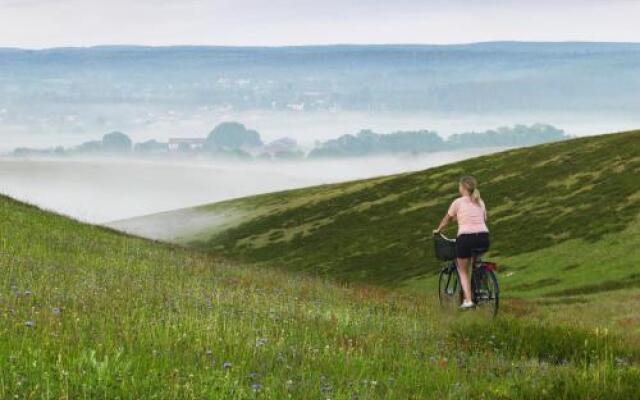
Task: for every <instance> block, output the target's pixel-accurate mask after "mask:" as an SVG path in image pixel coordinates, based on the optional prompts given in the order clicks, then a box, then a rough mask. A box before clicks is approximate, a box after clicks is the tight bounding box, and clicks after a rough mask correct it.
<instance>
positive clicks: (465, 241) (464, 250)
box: [456, 232, 489, 258]
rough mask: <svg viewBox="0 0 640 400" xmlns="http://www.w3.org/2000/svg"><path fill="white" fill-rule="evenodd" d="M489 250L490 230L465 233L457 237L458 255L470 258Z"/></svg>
mask: <svg viewBox="0 0 640 400" xmlns="http://www.w3.org/2000/svg"><path fill="white" fill-rule="evenodd" d="M487 250H489V232H480V233H463V234H462V235H460V236H458V238H457V239H456V257H458V258H470V257H472V256H473V255H478V254H480V253H484V252H486V251H487Z"/></svg>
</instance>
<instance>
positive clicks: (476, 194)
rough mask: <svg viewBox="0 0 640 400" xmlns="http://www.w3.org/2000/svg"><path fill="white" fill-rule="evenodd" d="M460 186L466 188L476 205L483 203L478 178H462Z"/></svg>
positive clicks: (468, 176) (469, 176)
mask: <svg viewBox="0 0 640 400" xmlns="http://www.w3.org/2000/svg"><path fill="white" fill-rule="evenodd" d="M460 184H461V185H462V186H464V187H465V189H467V192H469V197H471V200H472V201H473V202H474V203H476V204H477V205H480V204H481V203H482V197H480V191H479V190H478V181H476V178H474V177H473V176H471V175H465V176H463V177H462V178H460Z"/></svg>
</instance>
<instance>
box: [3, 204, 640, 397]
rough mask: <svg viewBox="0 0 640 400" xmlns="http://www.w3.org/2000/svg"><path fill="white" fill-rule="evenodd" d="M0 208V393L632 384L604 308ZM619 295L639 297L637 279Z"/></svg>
mask: <svg viewBox="0 0 640 400" xmlns="http://www.w3.org/2000/svg"><path fill="white" fill-rule="evenodd" d="M0 210H1V213H0V228H1V234H2V235H1V238H2V242H1V246H2V247H1V251H2V254H1V256H0V288H1V291H0V362H1V364H2V369H1V370H0V397H2V398H21V399H22V398H24V399H40V398H46V399H65V398H68V399H79V398H87V399H95V398H109V399H114V398H166V399H175V398H189V399H201V398H231V399H243V398H246V399H254V398H272V399H282V398H296V399H327V398H331V399H353V398H363V399H364V398H366V399H371V398H380V399H393V398H397V399H422V398H439V399H441V398H451V399H463V398H464V399H467V398H479V399H480V398H498V399H499V398H503V399H511V398H530V399H540V398H549V399H559V398H567V399H569V398H590V399H595V398H607V399H613V398H619V399H628V398H632V397H633V396H634V395H635V394H637V390H638V389H640V383H639V382H640V368H639V367H638V360H639V357H640V350H639V348H638V346H637V343H638V341H637V339H638V336H637V335H636V334H632V333H629V332H627V333H624V331H620V332H619V333H618V332H616V331H614V330H607V329H605V328H606V327H605V326H603V325H599V324H597V322H598V321H595V322H596V323H594V324H592V325H590V326H588V327H583V328H575V327H570V326H569V325H568V324H565V325H562V323H560V324H559V323H558V321H556V320H551V319H550V320H549V321H542V320H541V321H538V322H534V320H533V319H531V318H523V317H520V316H518V314H517V313H511V314H512V315H511V316H507V315H504V316H503V317H502V318H500V319H498V320H496V321H494V322H489V321H483V320H480V319H478V318H477V317H476V316H475V315H474V314H473V313H466V314H461V315H458V314H456V315H441V314H440V313H439V312H438V308H437V306H436V304H435V303H434V300H433V296H432V295H431V294H428V295H414V294H411V295H410V294H407V293H403V292H399V291H391V290H387V289H383V288H379V287H371V286H362V285H357V286H347V285H338V284H336V283H331V282H329V281H325V280H321V279H319V278H312V277H309V276H305V275H300V274H290V273H286V272H282V271H279V270H274V269H258V268H251V267H246V266H240V265H237V264H235V265H234V264H232V265H228V264H226V263H224V262H221V261H217V260H216V259H214V258H212V257H211V256H210V255H209V254H207V253H201V252H198V251H196V250H188V249H183V248H178V247H174V246H170V245H166V244H161V243H156V242H150V241H146V240H143V239H138V238H134V237H130V236H125V235H122V234H118V233H115V232H111V231H108V230H105V229H103V228H98V227H95V226H89V225H83V224H79V223H76V222H74V221H71V220H68V219H66V218H63V217H59V216H56V215H52V214H50V213H46V212H42V211H40V210H38V209H36V208H34V207H31V206H27V205H24V204H21V203H18V202H15V201H12V200H10V199H7V198H0ZM627 294H628V295H629V296H632V298H633V299H635V300H634V303H635V306H636V307H637V305H638V298H639V297H640V293H638V291H634V290H633V289H631V291H630V292H628V293H627ZM611 301H613V300H611ZM603 304H604V303H603ZM608 304H609V305H610V306H611V307H614V306H616V304H618V305H619V304H622V301H617V302H615V303H611V302H608ZM573 306H574V305H562V306H561V307H563V308H564V309H568V308H570V307H573ZM550 307H551V306H550ZM512 308H513V307H512ZM537 308H538V309H539V310H540V309H542V308H543V306H537ZM616 309H617V307H616ZM539 310H538V311H537V312H541V311H539ZM516 311H517V310H516ZM574 312H579V311H576V310H574ZM583 314H585V312H584V311H583ZM547 315H549V314H547ZM632 323H633V322H632ZM635 324H636V326H637V321H636V322H635Z"/></svg>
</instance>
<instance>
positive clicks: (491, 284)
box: [472, 267, 500, 317]
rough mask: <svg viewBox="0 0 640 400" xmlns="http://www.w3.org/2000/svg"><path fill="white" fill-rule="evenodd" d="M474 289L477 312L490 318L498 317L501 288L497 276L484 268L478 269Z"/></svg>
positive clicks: (474, 278) (475, 273)
mask: <svg viewBox="0 0 640 400" xmlns="http://www.w3.org/2000/svg"><path fill="white" fill-rule="evenodd" d="M472 287H473V297H474V299H473V302H474V303H475V304H476V310H477V311H479V312H482V313H484V314H486V315H487V316H489V317H495V316H496V315H498V307H499V305H500V288H499V286H498V278H496V274H495V273H493V271H491V270H488V269H487V268H484V267H479V268H477V269H476V270H475V271H474V274H473V283H472Z"/></svg>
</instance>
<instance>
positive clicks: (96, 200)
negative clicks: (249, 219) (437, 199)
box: [0, 148, 498, 223]
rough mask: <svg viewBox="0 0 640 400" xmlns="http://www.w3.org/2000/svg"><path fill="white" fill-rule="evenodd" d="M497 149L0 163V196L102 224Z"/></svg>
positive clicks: (428, 164)
mask: <svg viewBox="0 0 640 400" xmlns="http://www.w3.org/2000/svg"><path fill="white" fill-rule="evenodd" d="M497 150H498V149H491V148H486V149H479V150H473V151H453V152H440V153H431V154H423V155H417V156H409V155H404V156H388V157H372V158H358V159H348V160H330V161H329V160H327V161H308V160H306V161H296V162H265V161H251V162H225V163H220V162H216V163H212V162H204V161H202V162H192V161H190V162H186V161H185V162H161V161H139V160H126V159H106V158H103V159H83V160H60V159H51V160H18V159H0V192H1V193H3V194H6V195H9V196H11V197H14V198H16V199H19V200H22V201H26V202H29V203H32V204H35V205H38V206H40V207H43V208H45V209H49V210H52V211H55V212H58V213H61V214H65V215H68V216H71V217H74V218H76V219H79V220H82V221H86V222H92V223H106V222H111V221H115V220H121V219H126V218H132V217H135V216H140V215H147V214H152V213H157V212H161V211H168V210H174V209H178V208H184V207H190V206H195V205H200V204H206V203H211V202H216V201H221V200H226V199H231V198H236V197H242V196H248V195H252V194H257V193H266V192H272V191H277V190H284V189H291V188H298V187H304V186H311V185H317V184H322V183H331V182H340V181H345V180H353V179H360V178H367V177H372V176H378V175H385V174H393V173H400V172H406V171H415V170H421V169H425V168H429V167H433V166H437V165H442V164H446V163H450V162H454V161H458V160H462V159H465V158H469V157H473V156H478V155H481V154H486V153H490V152H493V151H497Z"/></svg>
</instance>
